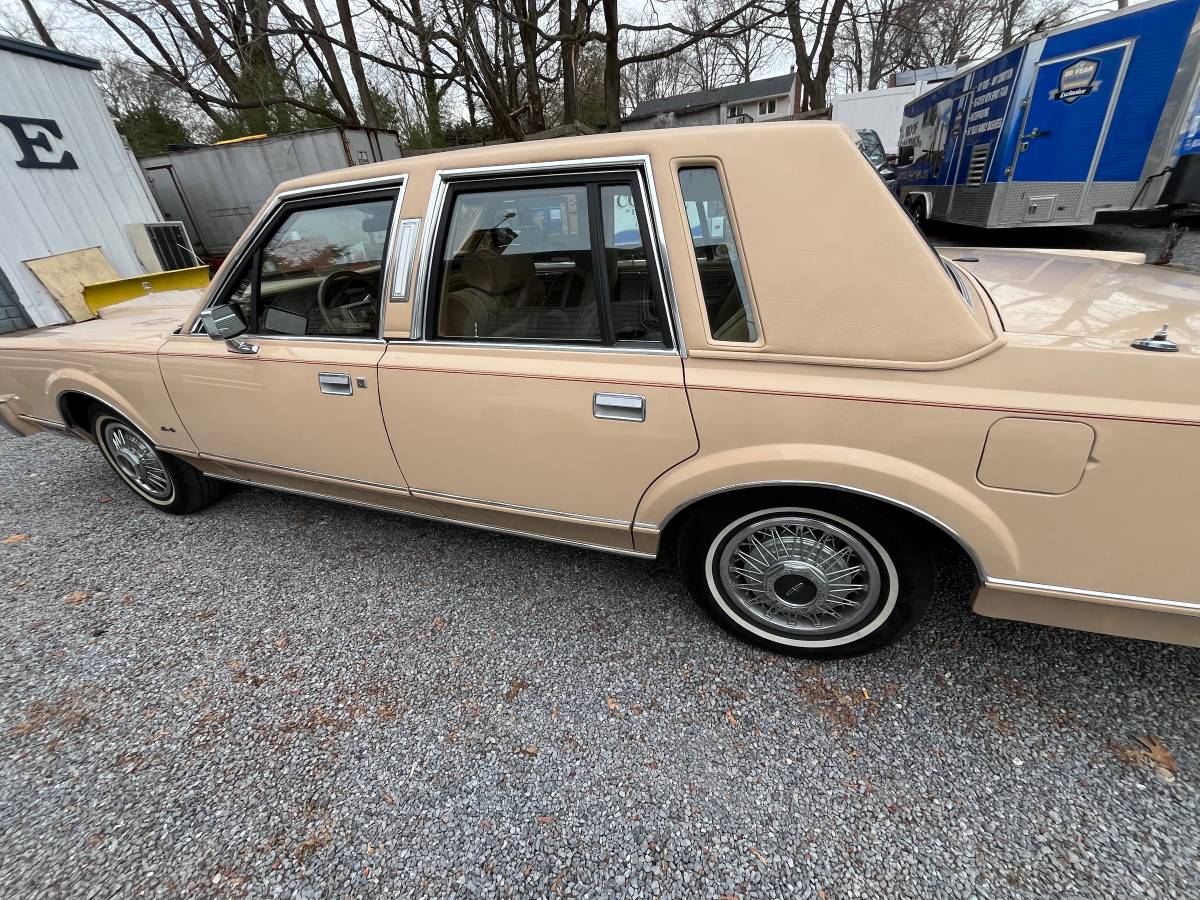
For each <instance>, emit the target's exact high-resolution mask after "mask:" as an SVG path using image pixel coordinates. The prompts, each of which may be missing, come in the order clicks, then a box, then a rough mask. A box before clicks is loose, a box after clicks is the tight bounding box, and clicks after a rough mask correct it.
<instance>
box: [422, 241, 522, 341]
mask: <svg viewBox="0 0 1200 900" xmlns="http://www.w3.org/2000/svg"><path fill="white" fill-rule="evenodd" d="M462 278H463V281H464V282H465V283H466V286H465V287H463V288H460V289H459V290H456V291H451V292H450V294H448V295H447V296H446V298H445V300H444V301H443V302H442V304H441V311H440V314H439V316H438V334H439V335H441V336H442V337H488V336H491V335H494V334H495V332H496V327H495V326H496V324H497V322H496V320H497V319H499V318H505V316H504V315H503V314H504V313H505V312H508V311H511V310H516V309H521V308H529V307H540V306H541V305H542V304H543V303H544V302H545V290H544V288H543V287H542V283H541V281H540V280H539V279H538V277H537V274H536V272H535V270H534V266H533V258H532V257H531V256H528V255H525V254H520V255H516V256H501V255H500V254H498V253H495V252H493V251H491V250H481V251H479V252H478V253H472V254H471V255H470V256H468V257H466V258H465V259H463V262H462Z"/></svg>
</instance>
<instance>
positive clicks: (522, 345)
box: [387, 338, 679, 357]
mask: <svg viewBox="0 0 1200 900" xmlns="http://www.w3.org/2000/svg"><path fill="white" fill-rule="evenodd" d="M387 343H389V344H400V345H404V346H410V347H411V346H412V345H413V344H420V345H422V346H428V347H435V346H436V347H474V348H476V349H478V348H479V347H487V348H488V349H489V350H578V351H580V352H581V353H627V354H628V353H635V354H639V355H641V356H674V357H678V356H679V354H678V353H676V352H675V351H674V350H668V349H667V348H666V347H639V346H637V345H634V346H613V347H609V346H606V345H604V344H556V343H549V342H547V343H539V342H521V341H467V340H454V339H451V338H447V339H446V340H438V341H423V340H416V339H413V338H388V339H387Z"/></svg>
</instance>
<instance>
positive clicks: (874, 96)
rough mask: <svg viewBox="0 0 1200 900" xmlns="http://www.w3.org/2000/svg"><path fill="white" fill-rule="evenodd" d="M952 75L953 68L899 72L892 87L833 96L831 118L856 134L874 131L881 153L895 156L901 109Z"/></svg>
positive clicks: (898, 140)
mask: <svg viewBox="0 0 1200 900" xmlns="http://www.w3.org/2000/svg"><path fill="white" fill-rule="evenodd" d="M953 76H954V68H953V67H952V66H935V67H933V68H930V69H917V70H915V71H911V72H901V73H900V74H899V75H898V76H897V77H896V81H897V85H896V86H895V87H886V88H879V89H878V90H874V91H858V92H857V93H851V94H840V95H838V96H836V97H834V98H833V102H832V106H833V112H832V114H831V118H832V119H833V121H835V122H845V123H846V124H847V125H849V126H850V127H851V128H853V129H854V130H855V131H858V130H860V129H870V130H872V131H874V132H875V133H876V134H878V135H879V139H880V140H881V141H883V150H884V152H885V153H887V154H888V155H889V156H895V155H896V153H897V151H898V150H899V142H900V128H901V126H902V125H903V124H904V107H905V106H907V105H908V104H909V103H911V102H912V101H913V100H914V99H915V98H916V97H919V96H920V95H921V94H923V93H925V91H927V90H929V88H930V87H932V86H933V85H935V84H939V83H941V82H942V81H945V80H946V79H948V78H952V77H953ZM906 82H907V83H906Z"/></svg>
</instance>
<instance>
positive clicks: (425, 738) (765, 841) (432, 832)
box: [0, 435, 1200, 900]
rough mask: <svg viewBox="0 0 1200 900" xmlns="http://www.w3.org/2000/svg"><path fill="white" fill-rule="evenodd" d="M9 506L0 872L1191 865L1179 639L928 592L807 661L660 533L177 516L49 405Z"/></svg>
mask: <svg viewBox="0 0 1200 900" xmlns="http://www.w3.org/2000/svg"><path fill="white" fill-rule="evenodd" d="M13 535H27V538H24V539H17V540H14V541H12V542H11V543H7V544H0V602H2V603H3V607H2V609H3V616H2V618H0V633H2V634H3V646H4V653H3V655H2V656H0V748H2V752H3V765H2V766H0V813H2V815H0V849H2V851H3V852H2V855H0V894H3V895H6V896H14V897H15V896H22V897H31V896H32V897H40V896H45V897H58V896H63V897H87V896H97V897H113V896H121V897H132V896H179V895H192V896H214V897H216V896H222V897H223V896H230V897H239V896H249V897H283V898H324V897H355V896H379V895H389V896H398V897H408V896H411V897H418V896H454V897H475V896H481V897H495V896H505V897H507V896H512V897H528V896H564V897H567V896H581V897H582V896H589V897H643V896H646V897H649V896H662V897H718V896H721V895H731V896H737V897H780V898H789V900H791V898H820V897H824V898H829V900H833V898H843V897H884V896H886V897H914V898H918V897H919V898H928V897H979V898H991V897H996V898H999V897H1048V896H1054V897H1060V896H1061V897H1112V896H1121V897H1174V898H1190V897H1196V896H1198V895H1200V830H1198V829H1197V828H1196V822H1197V817H1198V812H1200V801H1198V798H1197V792H1196V783H1197V777H1198V774H1197V773H1198V772H1200V769H1198V768H1197V766H1198V765H1200V763H1198V761H1197V756H1196V753H1197V750H1196V748H1197V747H1200V725H1198V723H1200V691H1198V690H1197V684H1198V677H1200V653H1198V652H1197V651H1195V650H1188V649H1182V648H1176V647H1165V646H1157V645H1153V644H1147V643H1139V642H1134V641H1125V640H1118V639H1114V638H1105V637H1100V636H1094V635H1084V634H1076V633H1071V632H1064V631H1058V630H1054V629H1047V628H1038V627H1034V626H1025V625H1020V624H1013V623H1005V622H996V621H991V620H987V619H982V618H978V617H975V616H972V615H971V614H969V613H968V612H966V611H965V610H963V609H962V608H959V607H958V606H956V605H954V604H953V603H950V602H947V601H945V600H943V601H942V602H935V604H934V607H933V609H932V610H931V614H930V615H929V617H928V619H927V621H926V622H925V623H924V624H923V625H922V626H921V627H919V628H918V629H917V630H916V631H915V632H914V633H913V634H911V635H910V636H909V637H908V638H907V639H906V640H905V641H904V642H903V643H901V644H900V645H899V646H897V647H895V648H892V649H890V650H887V651H885V652H882V653H879V654H876V655H874V656H870V657H866V658H862V659H855V660H851V661H847V662H840V663H832V664H823V665H814V664H812V663H809V662H806V661H803V660H791V659H784V658H781V657H776V656H773V655H770V654H767V653H763V652H761V651H759V650H756V649H753V648H751V647H748V646H745V645H743V644H740V643H738V642H736V641H734V640H733V639H731V638H729V637H728V636H726V635H725V634H724V633H722V632H721V631H720V630H718V629H717V628H716V627H714V626H713V625H712V624H710V623H709V622H708V621H707V620H706V619H705V618H704V617H703V616H702V615H701V614H700V613H699V612H698V611H697V610H696V609H695V608H694V607H693V605H692V603H691V601H690V600H689V599H688V598H687V597H686V596H685V594H684V592H683V591H682V590H681V589H680V588H679V587H678V585H677V584H676V582H675V581H674V579H673V578H672V577H671V576H670V574H669V573H666V572H664V571H661V570H659V569H658V568H656V567H655V566H653V565H651V564H647V563H643V562H638V561H633V560H628V559H622V558H619V557H609V556H603V555H599V554H593V553H588V552H583V551H578V550H573V549H567V548H560V547H554V546H550V545H544V544H538V543H532V542H525V541H521V540H518V539H515V538H508V537H501V536H495V535H489V534H485V533H481V532H478V531H473V530H467V529H457V528H453V527H449V526H441V525H436V524H430V523H426V522H418V521H414V520H408V519H404V518H400V517H388V516H384V515H381V514H376V513H371V512H366V511H361V510H355V509H351V508H347V507H339V506H335V505H332V504H326V503H321V502H318V501H312V500H305V499H299V498H294V497H287V496H283V495H277V494H269V493H265V492H260V491H253V490H243V491H239V492H236V493H234V494H232V495H231V496H230V497H228V498H226V499H225V500H223V501H222V502H221V503H219V504H218V505H217V506H215V507H213V508H211V509H209V510H207V511H205V512H204V513H202V514H199V515H196V516H191V517H186V518H173V517H170V516H166V515H162V514H160V513H158V512H156V511H154V510H152V509H150V508H149V507H147V506H145V505H144V504H141V503H140V502H138V501H137V500H135V499H134V498H133V497H132V496H131V495H130V494H129V493H128V492H127V491H125V490H124V489H123V488H122V486H121V485H120V483H119V482H118V481H117V480H116V478H115V477H114V476H113V475H112V474H111V473H110V472H109V471H108V470H107V469H106V468H105V466H104V464H103V462H102V460H101V458H100V456H99V454H98V453H96V452H95V450H94V449H93V448H90V447H87V446H85V445H83V444H79V443H74V442H68V441H65V440H63V439H61V438H56V437H52V436H48V435H47V436H38V437H34V438H30V439H26V440H21V441H18V440H16V439H13V438H9V437H7V436H0V540H4V539H5V538H8V537H9V536H13ZM1139 736H1154V737H1157V738H1159V739H1160V740H1161V742H1162V744H1163V745H1164V746H1165V747H1166V748H1167V749H1168V750H1169V751H1170V752H1172V753H1173V754H1174V757H1175V758H1176V759H1177V761H1178V771H1177V772H1176V773H1174V774H1172V773H1171V772H1170V771H1169V770H1168V768H1167V767H1164V766H1163V765H1157V764H1155V763H1154V762H1153V761H1152V758H1151V756H1150V754H1149V751H1148V750H1147V749H1146V748H1145V747H1143V745H1141V744H1138V743H1137V738H1138V737H1139ZM1163 759H1166V757H1160V762H1161V761H1162V760H1163Z"/></svg>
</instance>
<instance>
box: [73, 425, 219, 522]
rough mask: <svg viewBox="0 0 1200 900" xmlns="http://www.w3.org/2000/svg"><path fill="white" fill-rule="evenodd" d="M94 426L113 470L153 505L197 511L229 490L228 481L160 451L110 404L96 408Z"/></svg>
mask: <svg viewBox="0 0 1200 900" xmlns="http://www.w3.org/2000/svg"><path fill="white" fill-rule="evenodd" d="M91 428H92V434H93V435H95V437H96V443H97V444H99V445H100V452H101V453H102V454H103V455H104V458H105V460H107V462H108V464H109V465H110V466H112V469H113V471H114V472H116V473H117V475H118V476H120V478H121V480H122V481H124V482H125V484H126V485H128V486H129V488H130V490H132V491H133V492H134V493H135V494H137V495H138V496H139V497H141V498H142V499H143V500H145V501H146V502H147V503H149V504H150V505H151V506H155V507H157V508H158V509H161V510H163V511H164V512H169V513H176V514H181V513H190V512H196V511H198V510H201V509H203V508H204V507H206V506H208V505H209V504H211V503H213V502H215V501H216V500H218V499H219V498H220V497H221V496H222V495H223V494H224V493H225V490H226V488H225V486H224V484H222V483H221V482H219V481H216V480H215V479H212V478H209V477H208V476H207V475H205V474H204V473H203V472H201V471H200V470H199V469H197V468H195V467H194V466H191V465H188V464H187V463H186V462H184V461H183V460H181V459H176V458H175V457H173V456H168V455H167V454H165V453H160V452H159V451H158V449H157V448H156V447H155V446H154V444H153V443H151V441H150V440H149V439H148V438H147V437H146V436H145V435H144V434H143V433H142V432H141V431H140V430H139V429H137V428H135V427H134V426H133V425H132V424H131V423H130V422H129V421H127V420H126V419H124V418H122V417H121V416H119V415H117V414H116V413H114V412H113V411H112V410H110V409H108V408H106V407H102V406H97V407H94V408H93V409H92V413H91Z"/></svg>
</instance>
